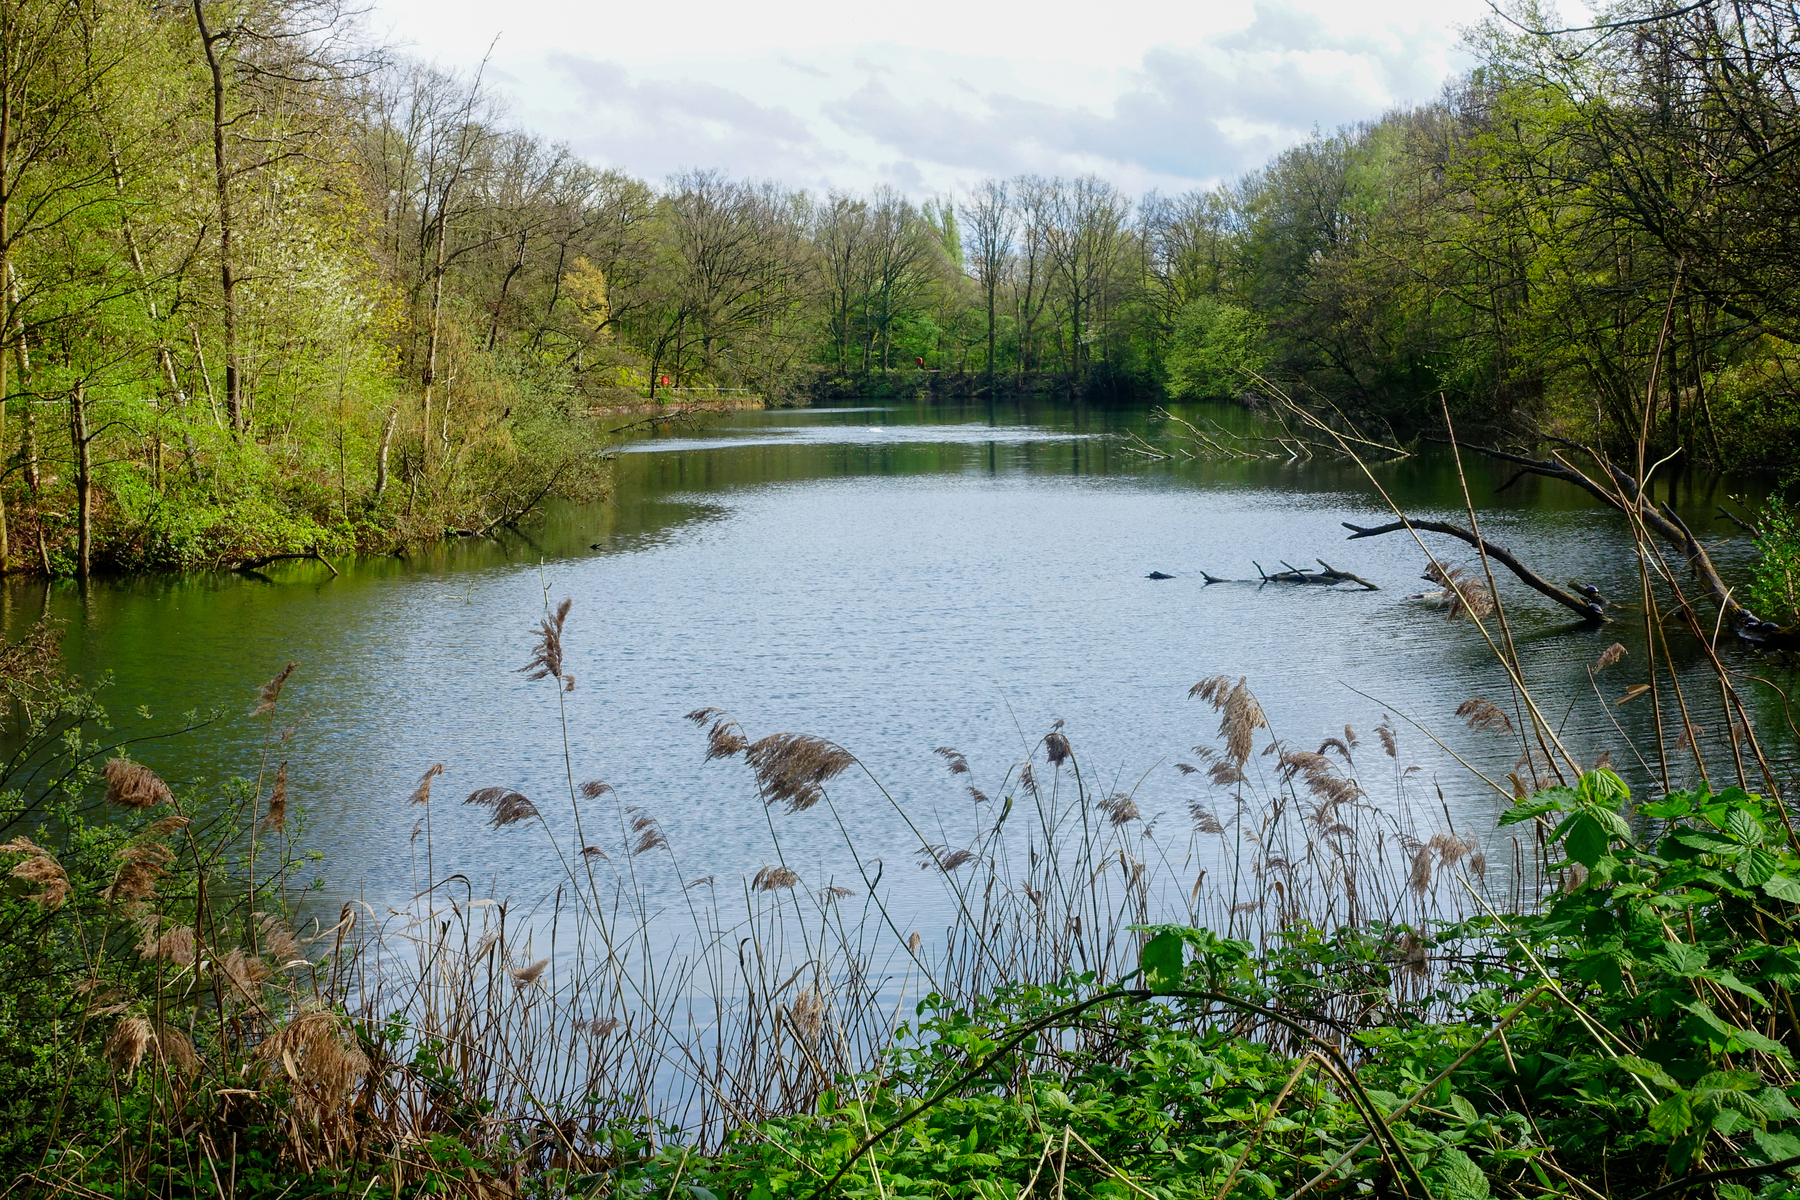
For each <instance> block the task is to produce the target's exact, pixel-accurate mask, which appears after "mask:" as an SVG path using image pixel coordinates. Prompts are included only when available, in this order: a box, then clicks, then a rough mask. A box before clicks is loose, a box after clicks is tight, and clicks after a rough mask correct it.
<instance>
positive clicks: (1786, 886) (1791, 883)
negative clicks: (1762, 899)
mask: <svg viewBox="0 0 1800 1200" xmlns="http://www.w3.org/2000/svg"><path fill="white" fill-rule="evenodd" d="M1762 889H1763V891H1765V892H1767V893H1769V895H1771V896H1773V897H1774V898H1775V899H1777V900H1786V901H1787V902H1788V903H1789V904H1800V882H1797V881H1795V880H1794V879H1793V878H1792V877H1791V876H1787V875H1771V876H1769V877H1768V878H1767V879H1766V880H1764V881H1763V885H1762Z"/></svg>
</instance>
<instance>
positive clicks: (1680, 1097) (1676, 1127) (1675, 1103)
mask: <svg viewBox="0 0 1800 1200" xmlns="http://www.w3.org/2000/svg"><path fill="white" fill-rule="evenodd" d="M1649 1121H1650V1129H1651V1131H1652V1132H1654V1133H1657V1134H1660V1135H1661V1136H1663V1137H1666V1138H1673V1137H1679V1136H1680V1135H1682V1134H1684V1133H1686V1132H1687V1131H1688V1130H1689V1129H1691V1128H1693V1125H1694V1106H1693V1104H1692V1103H1690V1102H1689V1100H1688V1098H1687V1093H1685V1092H1676V1093H1675V1094H1674V1095H1672V1096H1669V1097H1667V1098H1665V1099H1664V1100H1663V1101H1662V1103H1660V1104H1658V1105H1657V1106H1656V1107H1655V1108H1653V1109H1651V1110H1650V1118H1649Z"/></svg>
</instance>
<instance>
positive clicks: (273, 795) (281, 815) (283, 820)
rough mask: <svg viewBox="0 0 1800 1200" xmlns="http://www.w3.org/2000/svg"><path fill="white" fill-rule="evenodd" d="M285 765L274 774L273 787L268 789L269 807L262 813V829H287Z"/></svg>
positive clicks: (286, 767) (286, 766)
mask: <svg viewBox="0 0 1800 1200" xmlns="http://www.w3.org/2000/svg"><path fill="white" fill-rule="evenodd" d="M287 769H288V765H287V763H285V762H284V763H282V764H281V767H280V768H279V769H278V770H277V771H276V772H275V786H274V787H273V788H271V789H269V807H268V810H267V811H266V812H264V813H263V820H262V824H263V828H264V829H279V830H283V831H285V830H286V829H287Z"/></svg>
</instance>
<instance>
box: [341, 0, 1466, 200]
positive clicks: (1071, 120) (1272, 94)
mask: <svg viewBox="0 0 1800 1200" xmlns="http://www.w3.org/2000/svg"><path fill="white" fill-rule="evenodd" d="M1487 13H1488V9H1487V7H1486V4H1485V3H1484V0H1339V2H1337V3H1332V2H1330V0H1191V2H1188V3H1178V2H1173V0H1099V2H1095V0H1079V2H1078V0H1036V2H1034V3H1033V4H1031V5H1024V4H1021V3H1019V2H1018V0H1010V2H1008V3H1000V2H998V0H909V3H907V4H905V5H900V6H879V5H864V6H852V5H846V4H843V3H841V2H836V0H775V2H774V3H770V2H768V0H764V2H763V3H760V4H752V3H744V2H742V0H682V2H681V3H669V2H668V0H638V2H637V3H636V4H634V5H631V6H626V5H617V4H594V3H584V2H582V0H504V2H503V3H500V4H495V3H493V2H492V0H377V3H376V8H375V9H374V11H373V13H372V14H371V24H372V25H373V27H374V31H375V32H377V33H383V34H386V35H387V36H388V37H389V38H390V39H391V40H392V41H393V42H394V43H396V44H397V45H398V46H400V47H401V48H402V49H404V50H406V51H407V52H409V53H411V54H413V55H414V56H416V57H419V58H422V59H425V60H427V61H430V62H434V63H436V64H437V65H438V66H440V67H444V68H450V69H456V70H461V71H465V72H472V71H474V70H475V69H477V68H478V67H481V65H482V63H483V60H484V58H485V59H486V66H485V67H484V68H482V69H483V71H484V75H483V78H484V81H485V82H487V83H488V84H490V85H492V86H493V88H494V89H495V90H497V91H498V92H499V93H500V94H501V95H502V96H504V97H505V100H506V104H507V109H508V113H509V116H510V118H511V120H512V121H513V122H514V123H516V124H517V125H519V126H522V127H524V128H528V129H531V130H533V131H535V132H537V133H539V134H542V135H543V136H544V137H546V138H548V139H550V140H552V141H558V142H566V143H568V144H569V145H570V146H571V147H573V148H574V150H575V151H576V152H578V153H580V154H581V155H582V156H583V157H585V158H587V159H589V160H590V161H593V162H595V163H597V164H600V165H604V166H612V167H618V168H620V169H622V170H625V171H628V172H630V173H631V174H633V175H636V176H639V177H641V178H645V179H649V180H661V179H664V178H666V177H667V176H669V175H671V174H674V173H676V172H679V171H683V170H687V169H690V168H719V169H723V170H725V171H728V172H730V173H731V174H733V175H737V176H748V177H754V178H759V179H774V180H779V181H781V182H782V183H784V184H787V185H789V186H792V187H803V188H807V189H809V190H812V191H816V192H820V193H823V192H826V191H829V190H831V189H834V188H837V189H846V190H857V191H866V190H868V189H869V188H872V187H874V186H877V185H880V184H887V185H889V186H892V187H894V188H896V189H898V190H900V191H901V192H903V193H905V194H907V195H909V196H912V197H913V198H915V199H923V198H925V197H929V196H933V195H959V194H966V192H967V191H968V190H969V189H970V188H971V187H973V186H974V185H976V184H977V183H979V182H980V181H981V180H982V179H984V178H988V177H990V176H1012V175H1016V174H1021V173H1026V172H1033V173H1037V174H1041V175H1063V176H1073V175H1078V174H1084V173H1088V172H1092V173H1094V174H1098V175H1100V176H1103V177H1104V178H1106V179H1109V180H1111V181H1112V182H1113V183H1115V184H1116V185H1118V186H1119V187H1121V188H1122V189H1124V190H1125V191H1126V192H1127V193H1129V194H1141V193H1143V192H1146V191H1148V190H1150V189H1152V188H1156V189H1160V190H1162V191H1165V192H1179V191H1184V190H1186V189H1188V188H1191V187H1196V186H1207V185H1210V184H1213V183H1215V182H1218V181H1219V180H1221V179H1227V178H1230V177H1232V176H1235V175H1238V174H1240V173H1242V172H1244V171H1246V170H1250V169H1253V168H1255V167H1257V166H1259V165H1261V164H1262V163H1263V162H1265V161H1267V160H1268V158H1269V157H1270V156H1271V155H1272V154H1273V153H1275V152H1277V151H1279V150H1280V149H1282V148H1283V147H1286V146H1289V145H1292V144H1294V143H1295V142H1298V141H1302V140H1304V139H1305V138H1306V137H1307V136H1308V135H1309V134H1310V133H1311V132H1312V131H1313V130H1314V129H1321V130H1331V129H1333V128H1335V127H1337V126H1338V125H1341V124H1345V123H1347V122H1353V121H1358V120H1366V119H1371V118H1375V117H1379V116H1380V115H1381V114H1382V113H1383V112H1384V111H1386V110H1388V109H1390V108H1392V107H1394V106H1396V105H1403V104H1409V103H1423V102H1428V101H1430V100H1432V99H1434V98H1436V96H1437V95H1438V92H1439V90H1440V88H1441V87H1442V85H1443V83H1444V81H1445V80H1446V79H1447V78H1449V77H1450V76H1452V75H1453V74H1455V73H1456V72H1458V71H1460V70H1463V69H1465V68H1466V67H1467V66H1468V65H1469V63H1468V61H1467V59H1466V57H1465V56H1464V55H1463V53H1462V52H1461V49H1460V43H1461V37H1462V30H1463V28H1465V27H1466V26H1469V25H1472V24H1474V23H1476V22H1478V21H1480V20H1481V19H1482V18H1483V17H1484V16H1486V15H1487Z"/></svg>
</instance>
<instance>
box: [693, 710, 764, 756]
mask: <svg viewBox="0 0 1800 1200" xmlns="http://www.w3.org/2000/svg"><path fill="white" fill-rule="evenodd" d="M687 719H688V720H690V721H692V722H693V723H694V724H696V725H705V724H706V723H707V722H708V721H711V722H712V723H713V727H712V730H711V731H710V732H709V733H708V734H707V735H706V757H705V758H704V759H702V760H701V761H702V762H711V761H712V760H713V759H715V758H731V757H733V756H735V755H738V754H741V753H743V752H744V751H745V750H746V749H748V748H749V746H750V739H749V738H747V737H745V736H744V731H743V730H742V729H741V728H739V726H738V723H737V722H736V721H733V720H732V719H731V718H730V717H728V716H726V715H725V710H724V709H722V708H712V707H707V708H696V709H695V710H694V711H693V712H691V713H689V714H688V715H687Z"/></svg>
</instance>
